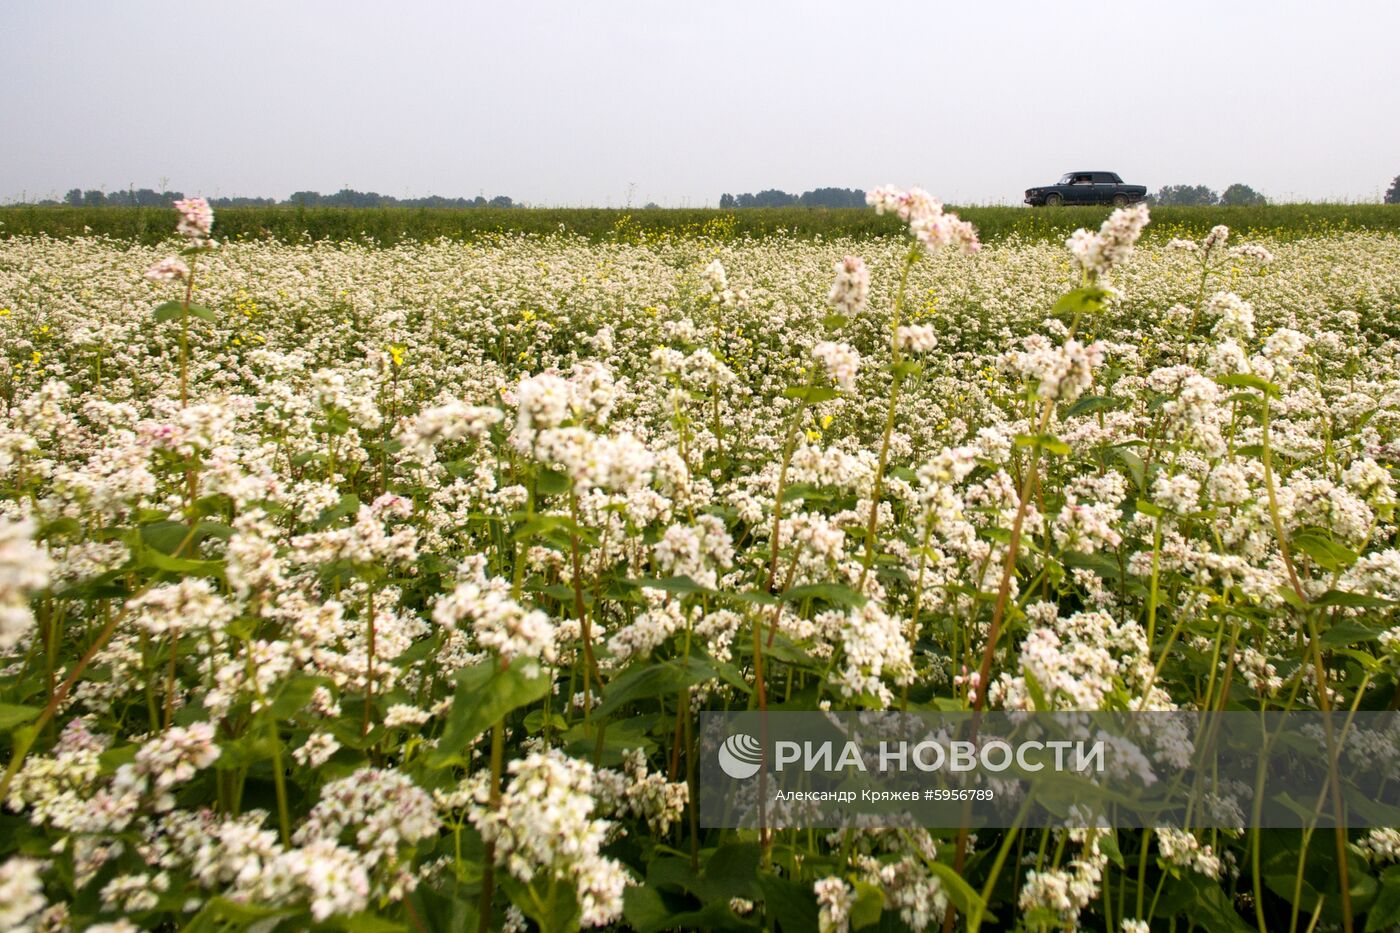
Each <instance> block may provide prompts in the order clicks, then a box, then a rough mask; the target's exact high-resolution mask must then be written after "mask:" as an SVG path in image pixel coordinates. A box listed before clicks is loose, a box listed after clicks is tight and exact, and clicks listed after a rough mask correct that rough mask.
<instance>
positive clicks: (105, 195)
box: [36, 188, 520, 210]
mask: <svg viewBox="0 0 1400 933" xmlns="http://www.w3.org/2000/svg"><path fill="white" fill-rule="evenodd" d="M184 196H185V195H184V192H182V191H156V190H154V189H151V188H128V189H126V190H124V191H99V190H96V189H88V190H83V189H81V188H73V189H71V190H69V192H68V193H67V194H65V195H64V196H63V200H62V201H54V200H52V199H46V200H43V201H38V202H36V203H38V204H39V205H41V206H43V205H57V204H67V205H68V206H70V207H170V206H171V205H172V204H174V203H175V202H176V201H178V200H180V199H181V198H183V197H184ZM209 203H210V205H211V206H213V207H214V208H215V209H216V210H217V209H219V208H223V207H449V208H471V207H518V206H520V205H517V204H516V203H515V201H514V200H513V199H511V198H508V197H506V196H505V195H499V196H497V197H494V198H490V199H487V198H484V197H482V196H481V195H477V196H476V197H474V198H444V197H440V196H438V195H428V196H427V197H424V198H396V197H393V196H392V195H387V194H379V193H378V192H376V191H356V190H355V189H354V188H341V189H340V190H339V191H337V192H335V193H334V194H321V193H320V192H319V191H297V192H295V193H294V194H292V195H291V196H290V197H288V198H287V199H286V200H283V201H279V200H277V199H276V198H248V197H229V198H210V199H209Z"/></svg>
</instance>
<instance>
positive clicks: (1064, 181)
mask: <svg viewBox="0 0 1400 933" xmlns="http://www.w3.org/2000/svg"><path fill="white" fill-rule="evenodd" d="M1073 181H1074V176H1073V175H1063V176H1061V177H1060V180H1059V181H1057V182H1055V184H1057V185H1068V184H1070V183H1071V182H1073Z"/></svg>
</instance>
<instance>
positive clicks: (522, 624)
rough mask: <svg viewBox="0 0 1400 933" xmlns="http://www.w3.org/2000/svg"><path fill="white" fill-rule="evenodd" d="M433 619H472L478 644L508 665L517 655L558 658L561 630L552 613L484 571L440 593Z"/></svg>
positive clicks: (445, 622) (447, 623) (448, 623)
mask: <svg viewBox="0 0 1400 933" xmlns="http://www.w3.org/2000/svg"><path fill="white" fill-rule="evenodd" d="M433 621H434V622H435V623H437V624H438V625H440V626H443V627H454V626H456V625H458V624H459V623H461V622H463V621H469V622H470V623H471V632H472V636H473V638H474V639H475V640H476V643H477V644H478V645H479V646H480V647H482V648H483V649H485V650H487V651H491V652H494V653H495V654H496V656H497V657H499V658H500V659H501V660H502V661H504V662H506V663H507V664H509V663H510V662H512V661H514V660H515V659H517V658H531V659H534V660H539V661H544V662H545V663H547V664H553V663H554V660H555V657H556V649H555V638H556V635H557V632H556V630H555V626H554V623H553V622H551V621H550V618H549V616H547V615H545V614H544V613H543V612H541V611H540V610H538V609H526V608H525V607H524V606H521V605H520V603H518V602H516V601H515V600H514V599H513V598H511V595H510V584H509V583H508V582H507V581H505V580H502V579H500V578H499V577H489V578H488V577H487V576H486V575H485V573H484V571H481V572H474V573H471V574H470V575H469V576H468V578H467V579H465V580H462V581H460V582H458V584H457V585H456V586H455V587H454V588H453V589H452V592H450V593H445V594H443V595H442V596H439V597H438V600H437V604H436V606H435V607H434V608H433Z"/></svg>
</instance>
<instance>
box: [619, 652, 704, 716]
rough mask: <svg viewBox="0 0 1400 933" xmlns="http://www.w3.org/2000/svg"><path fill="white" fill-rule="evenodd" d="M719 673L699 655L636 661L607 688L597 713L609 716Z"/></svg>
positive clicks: (701, 681)
mask: <svg viewBox="0 0 1400 933" xmlns="http://www.w3.org/2000/svg"><path fill="white" fill-rule="evenodd" d="M718 676H719V672H718V671H716V670H715V669H714V668H713V667H711V666H710V665H708V664H705V663H703V662H701V661H699V660H697V659H696V658H689V659H683V658H677V659H674V660H671V661H653V662H648V663H640V664H634V665H633V666H631V667H629V668H627V669H626V670H625V671H623V672H622V673H621V674H620V675H618V676H617V677H615V678H613V680H612V681H611V682H609V683H608V685H607V686H606V687H605V688H604V689H603V702H602V703H601V704H599V706H598V709H597V710H596V712H595V715H598V716H606V715H608V714H609V713H611V712H612V711H613V710H615V709H617V708H618V707H620V706H622V705H623V704H624V703H631V702H632V701H633V700H643V699H647V698H649V697H656V696H662V695H664V694H672V693H678V692H680V691H681V690H684V689H686V688H687V687H690V686H693V685H695V684H698V683H704V682H705V681H707V680H712V679H714V678H716V677H718Z"/></svg>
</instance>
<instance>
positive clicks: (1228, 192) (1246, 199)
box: [1220, 182, 1269, 207]
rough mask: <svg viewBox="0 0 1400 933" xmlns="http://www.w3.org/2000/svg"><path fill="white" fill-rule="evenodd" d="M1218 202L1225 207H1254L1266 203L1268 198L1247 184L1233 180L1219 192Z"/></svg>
mask: <svg viewBox="0 0 1400 933" xmlns="http://www.w3.org/2000/svg"><path fill="white" fill-rule="evenodd" d="M1220 203H1221V204H1224V205H1226V206H1227V207H1254V206H1256V205H1260V204H1268V203H1269V199H1268V198H1266V197H1264V196H1263V195H1262V194H1260V193H1259V192H1257V191H1255V190H1254V189H1253V188H1251V187H1249V185H1243V184H1240V183H1239V182H1235V183H1234V184H1233V185H1231V186H1230V187H1228V188H1226V189H1225V190H1224V192H1222V193H1221V195H1220Z"/></svg>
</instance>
